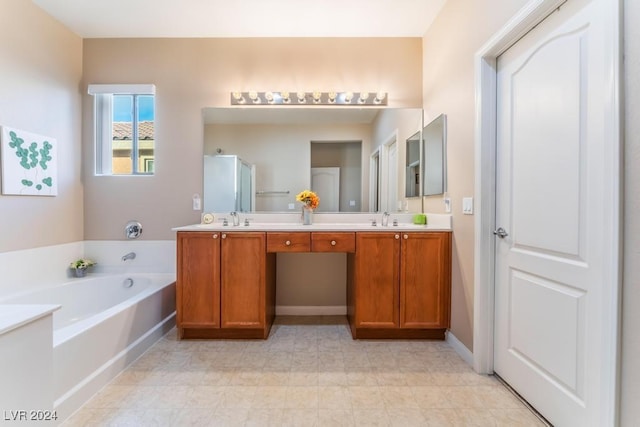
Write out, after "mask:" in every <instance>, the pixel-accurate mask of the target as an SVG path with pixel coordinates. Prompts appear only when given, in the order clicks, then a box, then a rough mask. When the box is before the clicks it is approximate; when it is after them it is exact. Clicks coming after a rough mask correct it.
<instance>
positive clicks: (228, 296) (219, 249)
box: [176, 232, 275, 338]
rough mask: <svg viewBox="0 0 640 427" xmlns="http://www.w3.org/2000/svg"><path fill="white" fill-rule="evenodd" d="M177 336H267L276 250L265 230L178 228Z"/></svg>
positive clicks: (272, 312) (272, 297) (273, 284)
mask: <svg viewBox="0 0 640 427" xmlns="http://www.w3.org/2000/svg"><path fill="white" fill-rule="evenodd" d="M177 244H178V247H177V250H178V253H177V255H178V265H177V270H178V272H177V273H178V274H177V283H176V285H177V288H176V293H177V301H176V302H177V305H176V311H177V323H178V331H179V336H180V338H267V337H268V335H269V330H270V329H271V325H272V324H273V319H274V317H275V254H269V253H267V252H266V250H265V249H266V233H264V232H179V233H178V243H177Z"/></svg>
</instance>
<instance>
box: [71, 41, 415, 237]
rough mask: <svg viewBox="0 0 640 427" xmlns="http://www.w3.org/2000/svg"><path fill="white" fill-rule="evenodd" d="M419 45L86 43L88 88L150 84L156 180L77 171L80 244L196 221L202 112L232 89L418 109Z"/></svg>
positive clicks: (162, 232)
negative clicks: (330, 94)
mask: <svg viewBox="0 0 640 427" xmlns="http://www.w3.org/2000/svg"><path fill="white" fill-rule="evenodd" d="M421 47H422V40H421V39H420V38H391V39H375V38H367V39H358V38H350V39H324V38H318V39H312V38H305V39H278V38H270V39H88V40H85V41H84V57H83V60H84V61H83V63H84V65H83V71H84V79H83V80H84V82H83V90H84V88H86V85H87V84H88V83H154V84H155V85H156V90H157V95H156V162H155V167H156V175H155V176H153V177H95V176H93V173H92V170H91V169H90V168H86V169H85V171H84V178H85V188H86V192H85V237H86V238H87V239H121V238H123V227H124V225H125V223H126V222H127V221H128V220H129V219H134V218H135V219H138V220H140V221H141V222H142V224H143V226H144V234H143V238H144V239H167V238H173V237H174V234H173V232H171V230H170V229H171V227H175V226H179V225H184V224H190V223H194V222H197V221H199V220H200V215H199V213H198V212H194V211H193V210H191V199H192V196H193V194H194V193H200V194H202V154H203V148H202V142H203V123H202V113H201V109H202V108H203V107H221V106H228V105H229V92H230V91H232V90H249V89H252V90H270V89H272V90H277V89H280V88H285V89H288V90H297V89H302V90H313V89H316V88H317V89H319V90H330V89H336V90H341V89H344V90H350V89H352V90H354V91H355V90H356V89H359V88H366V90H370V91H375V90H378V89H380V90H385V91H387V92H388V93H389V105H390V106H392V107H413V108H420V107H421V105H422V60H421V55H422V50H421ZM91 106H92V102H91V98H90V97H89V96H88V95H86V96H85V107H84V109H83V146H84V148H85V153H84V154H83V161H84V164H86V165H92V164H93V156H94V152H93V141H92V126H93V120H92V108H91Z"/></svg>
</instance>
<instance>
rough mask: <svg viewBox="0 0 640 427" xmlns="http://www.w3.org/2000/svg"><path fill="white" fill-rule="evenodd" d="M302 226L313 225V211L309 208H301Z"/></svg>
mask: <svg viewBox="0 0 640 427" xmlns="http://www.w3.org/2000/svg"><path fill="white" fill-rule="evenodd" d="M302 224H303V225H311V224H313V209H311V208H310V207H309V206H303V207H302Z"/></svg>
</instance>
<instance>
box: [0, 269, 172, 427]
mask: <svg viewBox="0 0 640 427" xmlns="http://www.w3.org/2000/svg"><path fill="white" fill-rule="evenodd" d="M0 303H2V304H60V305H61V306H62V308H61V309H60V310H58V311H56V312H54V314H53V388H54V404H53V408H54V409H55V410H57V411H58V417H59V419H65V418H66V417H67V416H69V415H70V414H71V413H73V412H74V411H75V410H76V409H77V408H79V407H80V406H81V405H82V404H83V403H84V402H86V401H87V400H88V399H89V398H90V397H91V396H92V395H93V394H94V393H96V392H97V391H98V390H100V388H102V387H103V386H104V385H105V384H106V383H107V382H109V381H110V380H111V379H113V378H114V377H115V376H116V375H117V374H118V373H119V372H120V371H122V370H123V369H124V368H125V367H126V366H127V365H128V364H130V363H131V362H132V361H134V360H135V359H136V358H137V357H138V356H139V355H140V354H142V353H143V352H144V351H145V350H146V349H147V348H149V346H151V345H152V344H153V343H154V342H155V341H156V340H158V339H159V338H160V337H161V336H162V335H164V333H166V332H167V331H168V330H169V329H171V328H172V327H173V326H174V324H175V275H174V274H139V273H136V274H128V275H125V274H118V275H89V276H87V277H86V278H83V279H70V281H69V282H67V283H64V284H62V285H58V286H53V287H48V288H42V289H38V290H36V291H33V292H30V293H27V294H22V295H19V296H14V297H11V298H5V299H4V300H0Z"/></svg>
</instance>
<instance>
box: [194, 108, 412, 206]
mask: <svg viewBox="0 0 640 427" xmlns="http://www.w3.org/2000/svg"><path fill="white" fill-rule="evenodd" d="M203 121H204V147H203V153H204V155H205V158H207V157H209V156H237V157H238V158H240V159H242V161H244V162H246V163H248V164H249V165H251V166H252V168H253V169H252V176H251V179H252V180H253V186H252V187H251V190H250V191H251V198H252V202H251V203H250V206H251V210H254V211H268V212H292V211H299V210H300V203H299V202H296V200H295V196H296V194H298V193H299V192H300V191H302V190H305V189H311V190H313V191H315V192H316V193H317V194H318V195H319V197H320V205H319V207H318V209H317V211H319V212H368V211H390V212H391V211H396V210H398V207H400V206H402V200H398V196H401V197H402V196H403V195H404V191H403V190H402V189H404V187H405V177H404V173H399V172H400V171H403V166H404V159H405V141H406V139H407V138H409V136H411V135H413V134H414V133H416V131H419V130H420V128H421V127H422V110H420V109H393V108H350V107H347V108H343V107H333V108H323V107H308V108H304V107H303V108H299V107H298V108H282V107H278V108H268V107H251V108H237V107H233V108H205V109H204V110H203ZM373 153H384V154H383V156H382V157H381V158H380V162H379V163H380V165H379V166H380V170H376V171H374V172H373V174H372V171H371V168H372V164H371V159H372V155H373ZM399 161H402V164H401V165H399V164H398V162H399ZM372 179H373V180H375V181H374V185H372ZM219 184H220V180H219V179H214V178H212V176H211V175H210V174H207V173H206V172H205V181H204V195H203V198H204V207H205V211H207V207H208V206H210V205H209V204H208V199H212V198H217V197H218V195H219V193H220V192H221V191H220V189H219ZM235 188H236V194H232V195H229V196H228V197H234V201H233V203H237V202H236V201H237V199H238V198H239V194H237V188H238V187H237V186H236V187H235ZM374 188H375V189H376V193H375V194H372V191H371V189H374ZM244 196H245V197H246V191H245V193H244ZM374 201H375V203H374ZM237 210H238V209H237ZM223 211H224V210H223Z"/></svg>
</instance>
